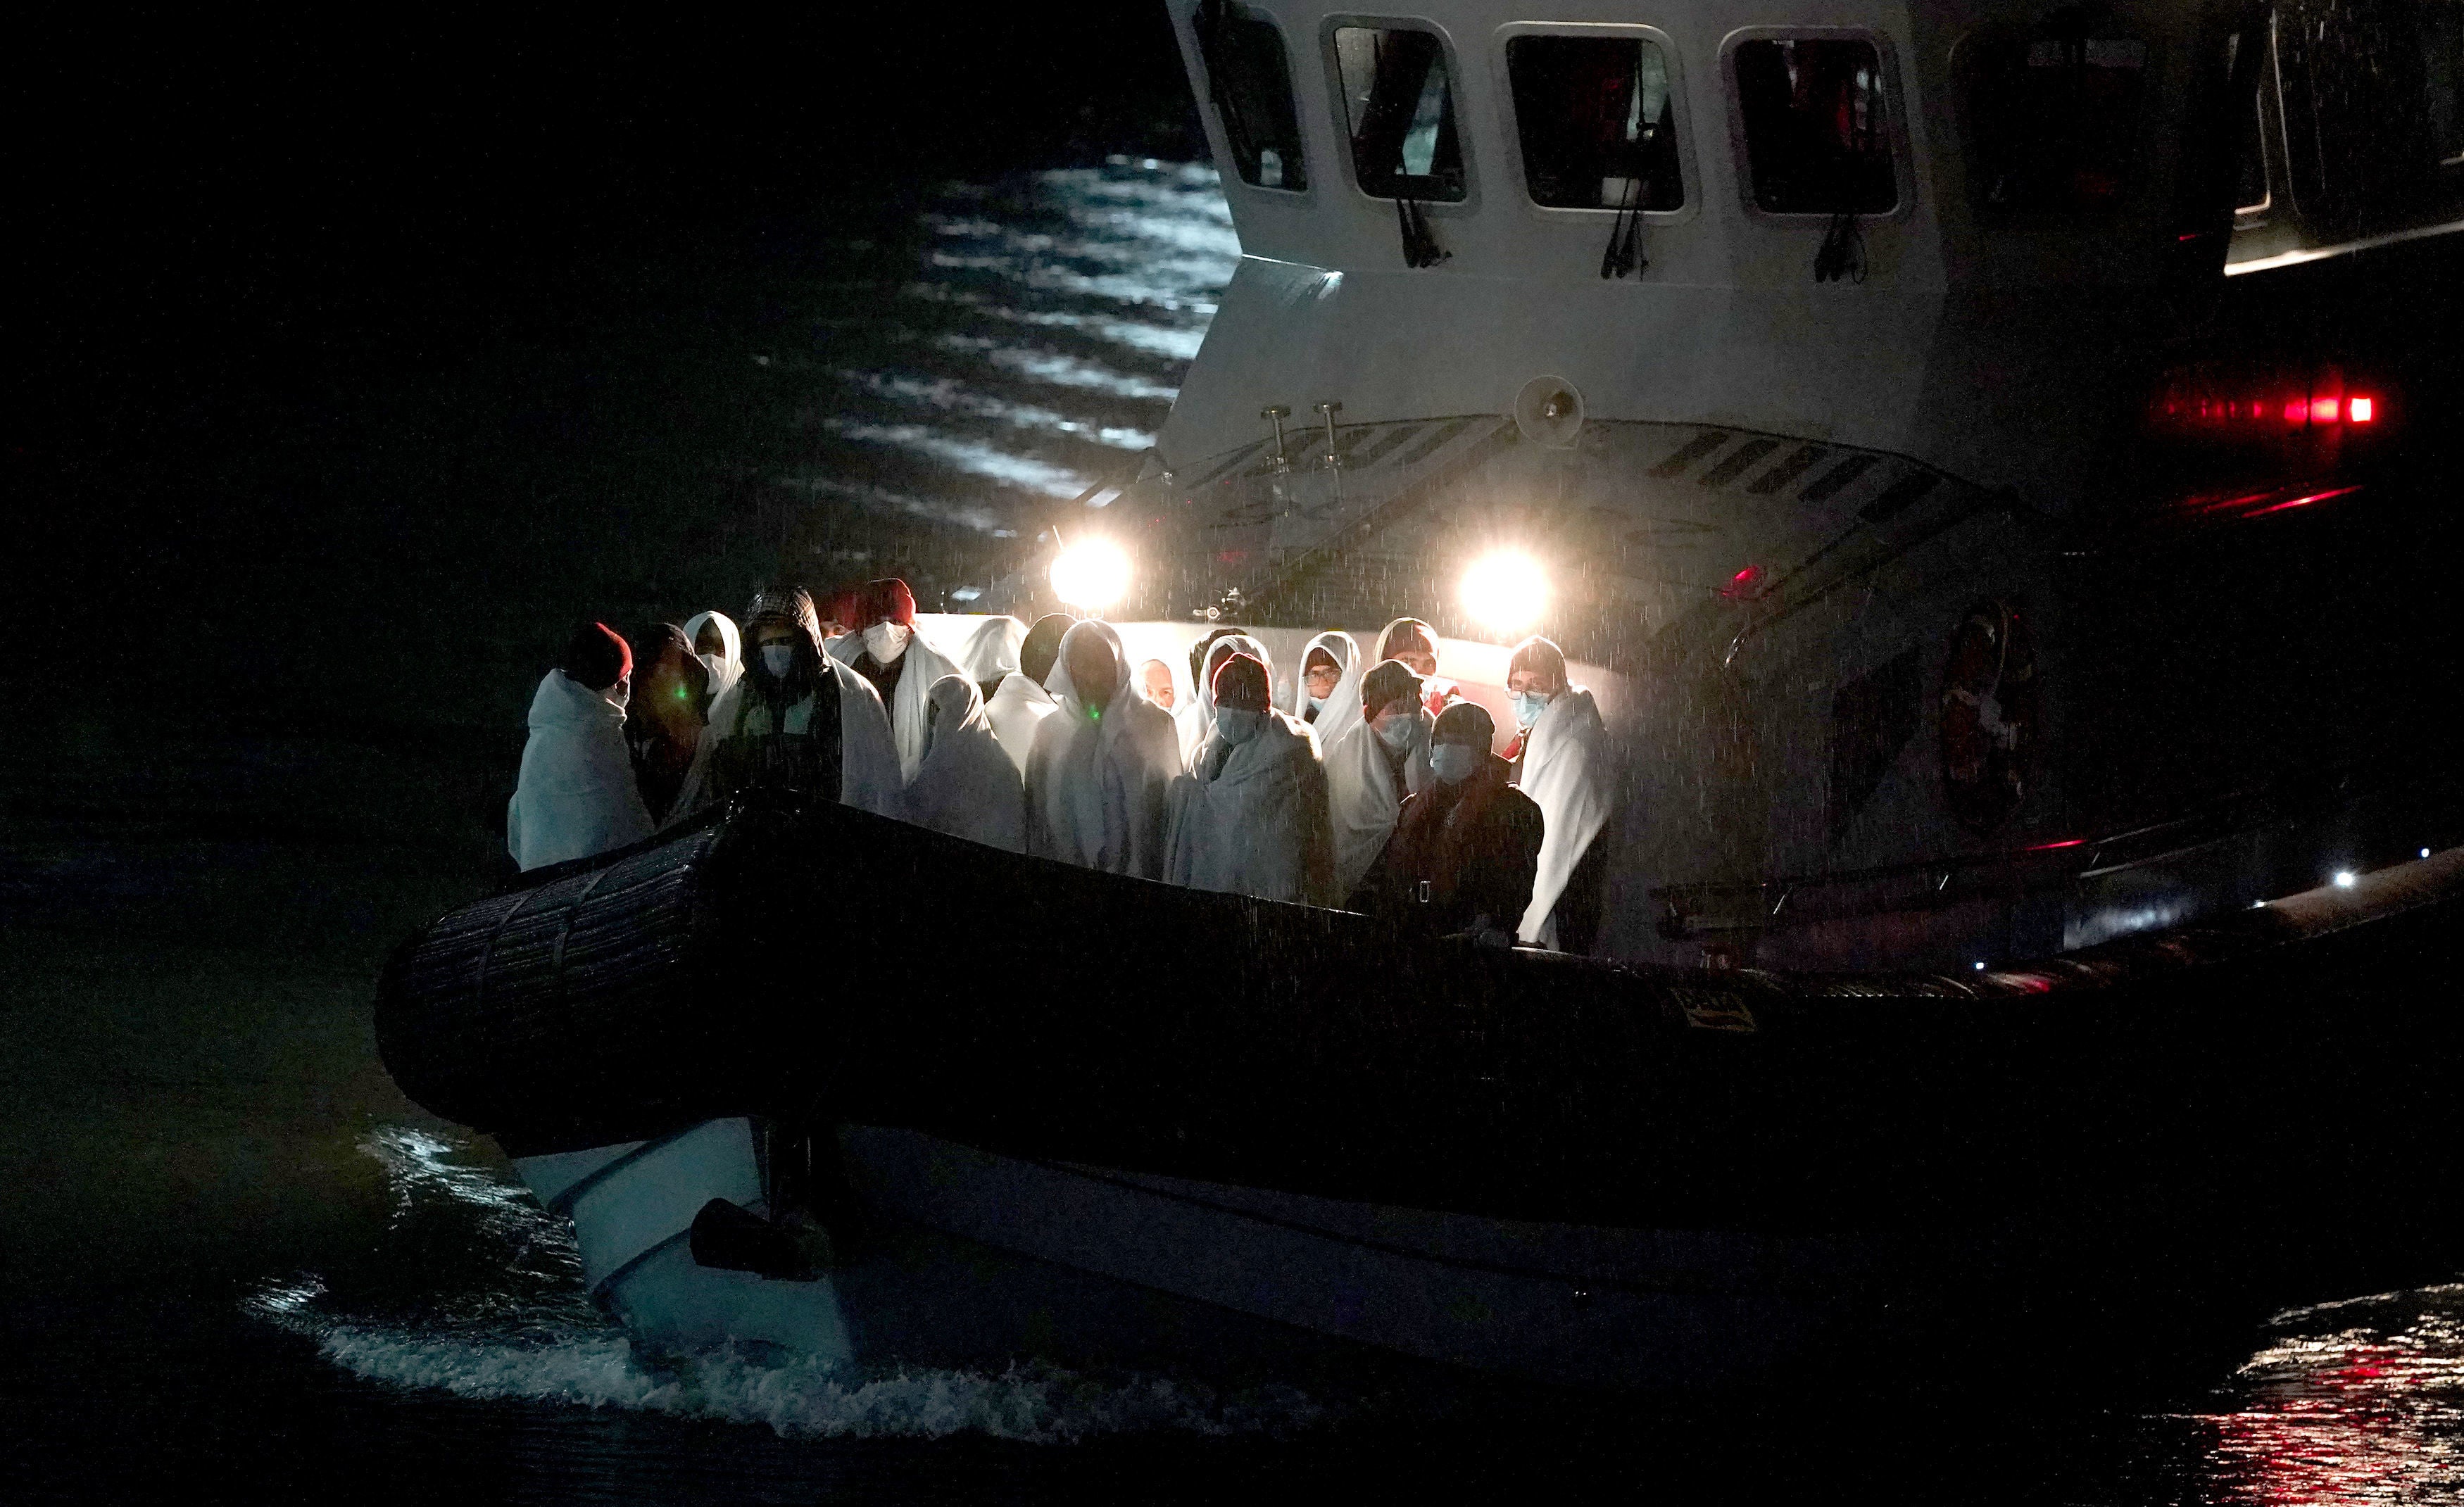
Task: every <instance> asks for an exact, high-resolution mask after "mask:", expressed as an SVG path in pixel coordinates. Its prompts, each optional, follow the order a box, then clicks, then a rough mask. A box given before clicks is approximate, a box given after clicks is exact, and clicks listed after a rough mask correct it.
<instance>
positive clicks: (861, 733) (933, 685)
mask: <svg viewBox="0 0 2464 1507" xmlns="http://www.w3.org/2000/svg"><path fill="white" fill-rule="evenodd" d="M637 645H638V647H639V650H640V655H641V657H640V659H639V660H638V661H637V660H636V657H635V651H636V646H637ZM1188 667H1189V682H1188V684H1189V687H1190V691H1189V693H1188V694H1186V695H1184V694H1182V693H1181V692H1180V690H1179V689H1178V687H1177V676H1176V675H1175V673H1174V667H1173V666H1170V665H1167V664H1165V663H1164V662H1162V661H1160V660H1146V661H1144V662H1142V663H1136V664H1133V663H1132V662H1131V660H1130V657H1129V655H1128V652H1127V650H1126V649H1125V648H1124V646H1123V644H1122V641H1121V637H1120V635H1119V634H1118V633H1117V632H1116V631H1115V630H1114V629H1113V628H1112V626H1111V624H1109V623H1107V622H1101V621H1100V620H1091V619H1090V620H1084V621H1082V620H1078V619H1074V618H1072V617H1070V616H1068V615H1067V614H1062V613H1055V614H1052V615H1050V616H1047V617H1045V618H1042V619H1039V620H1038V621H1037V622H1035V623H1034V624H1032V625H1031V626H1030V625H1028V624H1026V623H1023V622H1020V621H1019V620H1017V619H1015V618H1008V617H991V618H986V619H984V620H982V622H980V624H979V625H978V626H977V627H976V628H975V629H974V630H973V631H972V632H971V633H970V635H969V636H968V638H967V640H966V642H965V643H964V644H959V645H957V647H956V652H955V654H953V653H950V652H945V651H944V650H943V649H942V648H939V647H936V646H935V645H934V644H930V643H928V642H926V641H925V640H924V639H923V638H922V637H921V636H919V635H918V634H917V633H916V631H915V601H914V597H913V594H912V593H911V592H910V590H909V589H908V586H907V584H906V582H904V581H901V580H896V579H887V580H877V581H872V582H869V583H868V584H867V585H866V586H864V587H863V588H861V589H860V590H857V591H854V592H851V593H847V594H842V595H841V596H840V597H837V598H834V599H833V600H832V602H831V606H830V619H829V621H827V622H825V619H824V616H823V613H822V611H821V609H820V608H818V607H817V606H816V604H815V602H814V601H813V599H812V597H811V596H810V595H809V594H807V593H806V592H804V591H803V590H802V589H801V588H795V587H785V588H778V589H771V590H764V591H762V592H760V593H759V594H758V595H756V596H755V598H754V599H753V601H752V604H751V605H750V606H749V607H748V608H747V609H746V611H745V614H744V621H743V622H742V624H741V625H740V626H739V625H738V624H737V622H732V621H731V620H729V619H728V618H727V617H726V616H725V615H723V614H720V613H716V612H705V613H702V614H700V615H699V616H697V617H694V618H693V619H692V620H690V621H688V622H685V623H683V624H682V625H681V626H679V625H676V624H671V623H660V624H657V625H655V626H653V627H652V628H650V629H649V630H648V631H647V632H645V633H641V634H637V635H636V636H635V638H634V640H632V641H630V642H628V641H627V639H626V638H625V637H624V636H623V635H621V634H619V633H617V632H616V631H614V630H613V629H610V628H609V627H607V626H606V625H605V624H604V623H598V622H592V623H587V624H584V625H583V627H581V628H580V629H579V630H577V631H576V633H575V634H574V636H573V638H572V640H571V642H570V643H569V644H567V645H566V647H565V650H564V653H563V655H562V657H561V659H560V661H559V663H558V665H557V666H556V667H555V668H553V669H551V670H549V671H548V672H547V674H546V676H545V677H544V678H543V679H542V680H541V681H540V682H539V690H538V693H537V695H536V696H535V697H534V698H533V700H532V703H531V711H530V742H529V744H528V746H527V747H526V748H525V749H524V751H523V753H522V767H521V777H520V783H519V785H518V787H517V790H516V792H515V795H514V798H513V802H512V805H511V807H510V809H509V811H508V813H507V822H506V825H507V843H508V846H509V847H510V849H511V850H512V853H513V856H514V859H515V861H516V862H517V863H518V864H520V866H521V867H522V868H524V869H532V868H538V867H540V866H542V865H545V864H550V863H562V862H566V861H569V860H573V859H579V858H584V857H589V856H592V855H596V854H599V853H604V852H607V851H610V850H612V849H615V848H618V847H622V846H625V845H627V843H630V842H634V841H640V840H642V839H645V838H648V837H649V836H651V835H652V834H654V833H655V832H657V831H659V830H660V829H661V828H663V827H665V826H668V825H671V824H673V823H675V822H678V821H682V820H685V819H689V818H691V817H692V816H693V814H694V813H696V812H698V811H701V810H703V809H705V808H707V807H710V806H712V805H714V804H719V803H723V802H725V801H727V800H729V799H731V798H733V797H736V796H737V795H738V794H740V793H743V792H746V791H749V790H753V789H757V788H764V787H767V788H774V789H781V790H790V791H794V792H797V793H798V794H799V795H801V796H802V797H803V798H806V799H826V800H837V801H840V802H843V803H845V804H847V805H850V806H856V807H859V808H861V809H863V810H866V811H869V812H873V813H875V814H877V815H880V816H884V817H891V818H895V819H902V820H906V821H910V822H913V823H914V824H916V825H918V826H923V827H929V828H931V829H933V830H935V831H937V832H944V833H948V834H950V835H952V836H955V837H959V838H964V839H967V840H969V841H976V842H980V843H983V844H985V845H987V846H990V847H996V848H1001V849H1005V850H1007V851H1010V852H1017V853H1029V854H1034V855H1037V856H1040V857H1045V858H1050V859H1054V860H1057V861H1060V862H1063V863H1075V864H1079V865H1081V866H1084V867H1088V868H1095V869H1101V870H1104V871H1106V872H1110V873H1116V874H1126V875H1133V876H1135V877H1138V878H1142V879H1151V880H1160V881H1164V882H1167V883H1171V884H1176V885H1187V886H1190V887H1193V888H1199V889H1210V890H1219V891H1224V892H1228V893H1237V894H1243V895H1254V896H1257V897H1260V898H1262V899H1267V900H1285V901H1296V902H1301V903H1305V904H1309V905H1319V906H1345V907H1347V908H1352V909H1359V910H1371V911H1377V912H1385V913H1392V914H1397V915H1401V916H1405V917H1408V918H1412V919H1414V920H1417V921H1419V922H1420V923H1421V924H1424V925H1426V926H1427V927H1429V928H1432V929H1435V930H1438V931H1441V932H1447V933H1469V934H1471V935H1473V936H1475V937H1476V938H1478V939H1480V940H1483V941H1486V942H1491V943H1495V944H1500V945H1504V944H1507V943H1510V942H1513V941H1517V940H1519V941H1521V942H1524V943H1527V944H1529V945H1534V946H1540V947H1549V948H1555V949H1558V950H1565V951H1588V950H1591V948H1592V946H1593V944H1594V941H1595V938H1596V936H1597V932H1598V928H1599V921H1600V912H1601V898H1602V885H1601V877H1602V863H1601V859H1602V852H1601V848H1602V844H1600V843H1599V842H1598V841H1597V839H1598V837H1599V835H1600V832H1601V829H1602V828H1603V826H1604V825H1605V824H1606V821H1607V819H1608V814H1609V807H1610V802H1611V797H1612V795H1613V788H1612V778H1611V772H1610V767H1609V759H1608V757H1607V751H1606V732H1605V730H1604V728H1603V725H1602V723H1601V719H1600V714H1599V710H1598V707H1597V705H1596V703H1595V701H1594V699H1593V696H1592V693H1591V692H1590V691H1589V690H1588V689H1586V688H1583V687H1580V686H1576V685H1573V684H1572V683H1571V682H1570V680H1569V679H1568V675H1567V666H1566V658H1565V655H1564V654H1563V653H1562V652H1561V651H1560V650H1559V649H1558V647H1557V645H1556V644H1552V643H1551V642H1550V641H1549V640H1547V639H1545V638H1538V637H1534V638H1530V639H1527V640H1525V641H1524V642H1523V643H1522V644H1518V645H1516V647H1515V648H1514V650H1513V653H1512V656H1511V658H1510V660H1509V662H1508V671H1507V694H1508V696H1509V698H1510V700H1511V703H1512V706H1513V708H1514V720H1515V723H1516V725H1517V726H1516V732H1515V735H1514V737H1513V738H1512V740H1511V741H1510V742H1508V743H1507V746H1506V750H1505V752H1504V753H1502V754H1501V753H1498V752H1496V751H1495V750H1496V746H1497V735H1496V732H1497V730H1496V727H1495V724H1494V722H1493V721H1492V719H1491V717H1490V714H1489V712H1488V711H1487V710H1486V709H1485V708H1484V707H1482V706H1481V705H1480V704H1479V703H1477V702H1476V701H1473V700H1470V699H1468V698H1466V697H1465V696H1463V693H1462V691H1461V688H1459V687H1457V686H1456V685H1455V684H1454V683H1452V682H1450V681H1448V680H1445V679H1443V678H1441V676H1440V675H1439V673H1438V636H1437V634H1436V632H1435V631H1434V630H1433V629H1432V628H1430V626H1429V625H1428V624H1427V623H1425V622H1420V621H1419V620H1418V619H1413V618H1401V619H1397V621H1395V622H1391V623H1389V624H1387V626H1386V628H1385V629H1384V630H1383V631H1382V632H1381V633H1379V634H1378V636H1377V639H1376V643H1375V647H1374V648H1373V649H1372V650H1371V651H1369V652H1367V653H1363V652H1362V650H1361V648H1360V646H1359V644H1358V643H1357V641H1355V640H1354V639H1353V637H1352V635H1350V634H1349V633H1343V632H1328V633H1321V634H1319V635H1317V636H1316V637H1315V638H1313V639H1311V640H1310V641H1309V644H1307V646H1306V647H1305V648H1304V649H1303V650H1302V653H1301V664H1300V666H1299V670H1298V673H1297V674H1296V675H1294V676H1293V677H1292V678H1291V681H1290V683H1289V685H1288V688H1287V690H1286V692H1285V694H1284V696H1283V697H1282V698H1281V704H1280V705H1279V704H1278V697H1277V696H1276V694H1275V674H1274V662H1273V659H1272V657H1271V656H1270V655H1269V653H1268V652H1267V650H1266V647H1265V644H1263V643H1261V642H1260V641H1259V640H1258V639H1257V638H1255V637H1253V636H1251V635H1250V634H1248V633H1246V632H1243V631H1242V630H1240V629H1237V628H1228V627H1227V628H1218V629H1215V630H1213V631H1212V632H1210V633H1208V634H1207V635H1206V636H1205V637H1204V638H1202V639H1201V640H1199V642H1198V643H1197V644H1194V645H1192V647H1191V649H1190V653H1189V666H1188Z"/></svg>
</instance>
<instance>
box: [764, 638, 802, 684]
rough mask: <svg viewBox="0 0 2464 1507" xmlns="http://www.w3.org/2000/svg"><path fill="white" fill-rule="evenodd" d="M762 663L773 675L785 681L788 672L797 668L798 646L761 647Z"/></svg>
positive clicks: (767, 645)
mask: <svg viewBox="0 0 2464 1507" xmlns="http://www.w3.org/2000/svg"><path fill="white" fill-rule="evenodd" d="M761 663H762V664H763V665H764V666H767V667H768V669H769V671H770V673H771V674H773V675H776V676H777V677H779V678H780V679H781V680H785V679H786V678H787V671H789V670H791V669H793V668H795V666H796V645H794V644H762V645H761Z"/></svg>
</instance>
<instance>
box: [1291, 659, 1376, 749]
mask: <svg viewBox="0 0 2464 1507" xmlns="http://www.w3.org/2000/svg"><path fill="white" fill-rule="evenodd" d="M1320 649H1323V650H1325V651H1326V655H1327V657H1328V658H1329V659H1331V660H1333V661H1334V688H1333V689H1332V690H1330V691H1328V692H1327V693H1326V695H1325V696H1323V697H1315V696H1311V695H1310V694H1309V656H1310V655H1312V654H1314V653H1316V652H1317V651H1319V650H1320ZM1367 673H1369V666H1367V665H1366V664H1364V663H1362V659H1361V653H1360V645H1359V644H1357V643H1356V642H1354V641H1353V637H1352V635H1351V634H1349V633H1344V632H1340V631H1329V632H1326V633H1321V634H1319V635H1318V636H1317V637H1316V638H1313V639H1311V640H1309V645H1308V647H1306V648H1304V649H1302V650H1301V672H1300V676H1299V678H1298V679H1296V680H1294V681H1293V682H1292V701H1291V705H1290V706H1288V707H1286V708H1285V709H1284V710H1286V711H1287V712H1289V713H1290V714H1291V715H1293V716H1295V717H1298V718H1299V719H1300V720H1301V721H1303V722H1306V723H1308V724H1309V731H1310V732H1314V733H1316V734H1317V746H1318V747H1319V748H1320V749H1332V748H1333V747H1334V746H1335V745H1336V744H1337V743H1340V742H1342V741H1343V735H1344V734H1345V733H1347V732H1351V731H1352V728H1353V724H1354V723H1356V722H1358V721H1359V720H1360V677H1361V676H1363V675H1365V674H1367ZM1312 703H1316V704H1315V705H1312Z"/></svg>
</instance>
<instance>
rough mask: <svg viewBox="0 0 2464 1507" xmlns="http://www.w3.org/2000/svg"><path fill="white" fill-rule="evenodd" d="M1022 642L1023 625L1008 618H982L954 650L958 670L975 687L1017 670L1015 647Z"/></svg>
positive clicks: (1016, 648)
mask: <svg viewBox="0 0 2464 1507" xmlns="http://www.w3.org/2000/svg"><path fill="white" fill-rule="evenodd" d="M1025 642H1026V624H1025V623H1023V622H1019V621H1018V620H1017V619H1016V618H1011V617H991V618H986V619H985V620H984V621H983V622H981V623H980V624H979V625H978V627H977V628H976V631H975V632H973V633H970V634H968V635H967V642H966V643H965V644H961V645H959V648H958V654H957V660H958V668H959V669H960V670H961V671H963V672H964V673H965V675H966V677H967V678H968V679H969V680H972V681H974V682H975V683H976V684H977V685H978V686H979V687H980V686H982V685H983V683H984V682H985V681H988V680H992V681H998V680H1000V679H1001V678H1002V677H1003V676H1005V675H1009V674H1012V673H1014V672H1015V671H1016V670H1017V669H1018V650H1019V646H1020V645H1021V644H1024V643H1025Z"/></svg>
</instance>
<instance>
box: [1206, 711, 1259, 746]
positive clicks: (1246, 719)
mask: <svg viewBox="0 0 2464 1507" xmlns="http://www.w3.org/2000/svg"><path fill="white" fill-rule="evenodd" d="M1265 726H1266V714H1265V712H1263V711H1243V710H1240V709H1239V708H1237V707H1221V708H1218V709H1217V710H1216V712H1215V731H1216V732H1219V733H1221V734H1222V737H1223V741H1224V742H1226V743H1246V742H1248V741H1249V740H1250V739H1251V738H1254V737H1256V736H1257V735H1258V734H1259V733H1260V732H1263V731H1264V730H1265Z"/></svg>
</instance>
